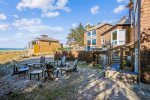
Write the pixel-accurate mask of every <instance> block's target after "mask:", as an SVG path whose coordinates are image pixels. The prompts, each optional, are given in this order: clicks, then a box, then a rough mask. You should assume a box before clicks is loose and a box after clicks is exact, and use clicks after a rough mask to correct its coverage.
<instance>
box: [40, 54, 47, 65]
mask: <svg viewBox="0 0 150 100" xmlns="http://www.w3.org/2000/svg"><path fill="white" fill-rule="evenodd" d="M45 62H46V59H45V57H44V56H41V57H40V64H41V67H44V66H45Z"/></svg>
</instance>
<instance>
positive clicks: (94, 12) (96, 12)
mask: <svg viewBox="0 0 150 100" xmlns="http://www.w3.org/2000/svg"><path fill="white" fill-rule="evenodd" d="M90 11H91V14H98V13H99V6H98V5H97V6H94V7H92V8H91V9H90Z"/></svg>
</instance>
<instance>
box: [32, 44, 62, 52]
mask: <svg viewBox="0 0 150 100" xmlns="http://www.w3.org/2000/svg"><path fill="white" fill-rule="evenodd" d="M60 47H61V45H60V44H59V42H48V41H39V44H38V45H37V44H36V45H34V54H51V53H53V52H55V51H57V50H58V48H60Z"/></svg>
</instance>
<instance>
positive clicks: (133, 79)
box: [105, 70, 137, 83]
mask: <svg viewBox="0 0 150 100" xmlns="http://www.w3.org/2000/svg"><path fill="white" fill-rule="evenodd" d="M105 77H108V78H112V79H115V80H117V79H119V80H122V81H123V82H127V83H137V75H135V74H130V73H122V72H119V71H114V70H107V71H105Z"/></svg>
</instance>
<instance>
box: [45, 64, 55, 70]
mask: <svg viewBox="0 0 150 100" xmlns="http://www.w3.org/2000/svg"><path fill="white" fill-rule="evenodd" d="M46 69H54V66H53V65H52V64H51V63H47V64H46Z"/></svg>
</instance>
